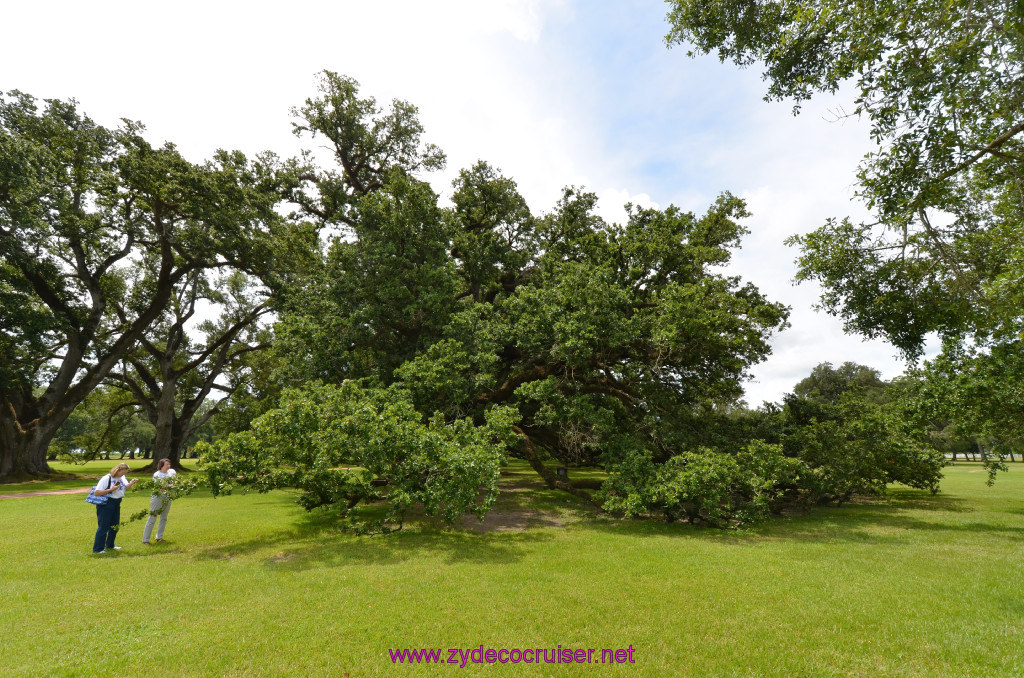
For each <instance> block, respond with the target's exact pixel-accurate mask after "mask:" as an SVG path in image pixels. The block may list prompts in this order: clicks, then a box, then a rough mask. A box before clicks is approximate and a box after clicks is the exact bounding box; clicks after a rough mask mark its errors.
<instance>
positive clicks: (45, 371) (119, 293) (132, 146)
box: [0, 92, 279, 479]
mask: <svg viewBox="0 0 1024 678" xmlns="http://www.w3.org/2000/svg"><path fill="white" fill-rule="evenodd" d="M142 131H143V130H142V128H141V126H139V125H138V124H136V123H131V122H127V121H125V122H123V123H122V125H121V126H120V127H118V128H116V129H108V128H106V127H104V126H102V125H98V124H96V123H95V122H94V121H93V120H91V119H90V118H89V117H88V116H86V115H85V114H83V113H81V112H80V111H79V110H78V107H77V105H76V104H75V103H74V102H63V101H53V100H48V101H46V102H43V103H42V105H40V104H39V102H37V101H36V100H35V99H33V98H32V97H30V96H28V95H26V94H22V93H19V92H12V93H10V94H8V95H7V96H5V97H2V98H0V302H2V303H0V479H10V478H12V477H16V476H20V475H38V474H41V473H45V472H47V471H48V467H47V464H46V449H47V446H48V444H49V442H50V440H51V439H52V438H53V436H54V434H55V432H56V430H57V428H58V427H59V426H60V424H61V423H62V422H63V421H64V420H65V419H66V418H67V417H68V415H69V414H70V413H71V412H72V410H73V409H74V408H75V406H76V405H78V404H79V403H80V402H82V401H83V399H84V398H85V397H86V395H87V394H88V393H89V392H90V391H92V390H93V389H94V388H96V386H97V385H98V384H100V383H101V382H102V381H103V379H104V378H105V377H107V376H108V374H109V373H110V371H111V370H112V369H113V368H114V367H115V366H116V365H117V363H118V362H119V361H120V360H121V359H122V357H123V356H124V355H125V354H126V352H128V351H130V350H131V349H133V348H134V346H135V345H136V344H137V342H138V341H139V340H140V339H142V338H143V337H144V336H145V335H146V332H147V331H148V330H149V329H150V327H151V326H152V324H153V323H154V322H155V321H156V320H157V319H158V318H160V317H161V314H162V313H163V312H164V310H165V308H166V307H167V304H168V301H169V300H170V299H171V298H172V295H173V291H174V289H175V288H176V287H177V286H179V285H181V284H183V282H184V281H185V280H187V279H188V277H189V276H190V275H192V274H194V273H195V272H197V271H202V270H212V269H228V268H237V269H241V270H254V269H257V268H259V267H260V266H262V265H263V263H264V262H266V261H269V260H270V259H271V258H272V257H271V251H272V248H271V247H270V240H271V233H270V231H271V230H272V229H271V225H272V224H273V223H276V221H277V219H278V216H277V214H276V213H275V211H274V208H275V205H276V204H277V202H278V195H279V193H278V184H277V182H278V178H277V172H276V164H277V163H276V161H275V160H274V159H273V158H269V157H268V158H261V159H259V160H256V161H250V160H249V159H247V158H246V157H244V156H243V155H242V154H240V153H227V152H219V153H217V154H216V156H215V157H214V158H213V159H212V160H210V161H208V162H205V163H202V164H194V163H192V162H189V161H187V160H186V159H185V158H183V157H182V156H181V154H180V153H178V151H177V150H176V149H175V148H174V146H173V145H171V144H166V145H164V146H160V147H155V146H153V145H151V144H150V143H149V142H147V141H146V140H145V139H144V138H143V136H142ZM140 271H145V272H146V274H145V275H143V274H140Z"/></svg>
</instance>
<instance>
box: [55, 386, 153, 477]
mask: <svg viewBox="0 0 1024 678" xmlns="http://www.w3.org/2000/svg"><path fill="white" fill-rule="evenodd" d="M139 414H140V412H139V409H138V406H137V405H136V403H135V401H134V400H133V399H132V398H131V397H130V396H128V395H127V394H126V393H124V392H123V391H122V390H120V389H115V388H110V387H107V386H103V385H100V386H98V387H97V388H96V389H95V390H94V391H92V392H91V393H89V395H88V396H86V398H85V400H84V401H83V402H82V403H80V404H79V405H78V407H76V408H75V410H74V412H72V413H71V416H69V417H68V418H67V419H65V420H64V423H62V424H61V425H60V427H59V428H58V429H57V433H56V435H54V437H53V440H52V441H51V442H50V446H49V449H48V451H47V458H48V459H49V460H53V459H58V458H60V459H63V460H66V461H70V462H72V463H82V462H86V461H89V460H92V459H98V458H103V459H110V455H111V454H118V455H120V457H121V458H124V457H125V456H128V458H129V459H134V458H135V455H136V454H139V456H144V455H145V453H146V451H147V447H149V448H151V447H152V441H153V427H152V425H150V424H149V422H146V421H144V420H143V419H142V418H140V417H139Z"/></svg>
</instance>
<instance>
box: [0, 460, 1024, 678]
mask: <svg viewBox="0 0 1024 678" xmlns="http://www.w3.org/2000/svg"><path fill="white" fill-rule="evenodd" d="M107 466H108V467H109V464H107ZM984 479H985V476H984V473H983V472H981V471H980V469H979V468H978V467H977V466H976V465H972V464H958V465H957V466H955V467H952V468H950V469H947V478H946V480H945V481H944V482H943V492H942V493H940V494H939V495H937V496H932V495H930V494H928V493H926V492H922V491H917V490H908V489H899V488H898V489H894V490H893V491H892V492H891V495H890V497H889V498H887V499H884V500H878V501H870V502H863V503H860V504H856V505H851V506H844V507H842V508H838V509H835V508H829V509H822V510H819V511H815V512H812V513H810V514H807V515H801V516H796V517H791V518H787V519H781V520H776V521H773V522H771V523H769V524H767V525H764V526H761V527H758V528H756V529H750V530H744V531H740V532H720V531H715V530H706V529H697V528H691V527H687V526H682V525H664V524H656V523H644V522H633V521H616V520H610V519H607V518H602V517H600V516H595V515H593V514H591V513H590V512H588V511H587V510H585V509H584V508H583V507H582V506H581V505H580V504H579V503H577V502H576V500H575V499H574V498H572V497H567V496H563V494H562V493H558V492H552V491H550V490H547V489H545V488H544V487H542V486H541V485H540V484H539V483H538V482H537V481H536V479H535V476H533V475H532V474H531V473H530V472H529V471H528V469H526V468H525V467H523V466H521V465H518V464H516V465H513V466H512V467H510V469H508V472H507V473H506V475H505V477H504V478H503V481H502V482H503V486H504V488H505V490H506V491H504V492H503V493H502V495H501V499H500V500H499V504H498V506H497V507H496V510H495V512H494V514H493V516H492V518H491V519H490V520H491V524H489V525H488V524H485V525H484V526H483V528H482V529H476V530H474V529H460V530H448V531H445V530H440V529H437V528H436V527H433V526H431V525H429V524H423V523H419V524H417V523H415V522H414V523H413V524H412V525H411V526H410V527H409V528H407V529H406V530H405V531H403V532H401V533H398V534H395V535H390V536H386V537H360V536H354V535H350V534H346V533H342V532H338V531H337V530H336V529H335V528H334V525H333V522H332V521H331V519H330V517H329V516H327V515H324V514H317V513H314V514H306V513H305V512H303V511H302V510H301V509H300V508H298V507H297V506H296V505H295V504H294V502H293V498H292V496H291V495H289V494H288V493H285V492H274V493H271V494H269V495H246V496H232V497H222V498H217V499H213V498H212V497H210V496H209V495H208V494H199V495H195V496H192V497H187V498H184V499H181V500H179V501H177V502H176V503H175V504H174V506H173V509H172V512H171V515H170V521H169V526H168V530H167V534H166V538H167V539H168V540H169V541H168V543H166V544H161V545H154V546H153V547H151V548H147V547H144V546H142V545H141V544H140V543H139V541H140V539H141V531H142V526H141V525H140V524H138V523H135V524H133V525H131V526H129V527H128V528H126V530H125V531H124V534H122V535H121V537H120V538H119V540H118V543H119V544H121V545H122V546H123V547H124V549H123V550H122V551H121V552H119V553H118V554H116V555H114V556H112V557H106V556H104V557H94V556H92V555H91V554H89V549H90V545H91V541H92V533H93V531H94V529H95V517H94V512H93V511H92V510H91V508H92V507H90V506H88V505H86V504H85V502H83V501H82V499H81V497H79V496H59V495H58V496H50V497H41V498H38V499H34V500H32V501H24V502H16V501H9V502H3V504H2V506H0V572H2V576H0V600H3V601H4V604H3V605H0V627H2V628H4V629H7V631H6V632H5V637H4V648H3V651H2V652H0V675H3V676H5V677H6V676H48V675H61V676H108V675H109V676H114V675H145V676H209V675H217V676H254V675H255V676H260V675H304V676H338V677H341V676H344V675H345V673H348V674H349V676H350V677H351V678H355V677H356V676H455V675H458V676H495V675H508V676H513V675H515V676H519V675H526V676H549V675H554V676H617V675H623V676H627V675H628V676H634V675H639V676H658V677H661V676H787V677H789V676H872V677H874V676H943V677H956V676H965V677H966V676H972V677H974V676H1021V675H1024V651H1022V650H1021V647H1022V641H1024V578H1022V577H1021V574H1020V573H1021V571H1022V566H1024V469H1022V468H1021V466H1020V465H1019V464H1015V465H1013V466H1012V470H1011V472H1010V473H1009V474H1004V475H1002V476H1000V478H999V481H998V482H997V484H996V486H995V487H992V488H988V487H986V486H985V485H984ZM60 482H71V483H76V482H77V483H78V484H79V485H80V484H81V481H80V480H79V481H60ZM6 489H7V488H5V490H6ZM50 489H53V488H50ZM58 489H59V488H58ZM144 503H145V502H144V497H141V496H140V495H138V494H129V496H128V498H127V499H126V500H125V508H124V510H125V511H128V512H131V511H134V510H137V509H138V508H141V507H142V506H143V505H144ZM478 527H479V526H478ZM480 645H483V646H484V647H485V648H554V647H557V646H558V645H562V646H563V647H569V648H597V649H600V648H626V647H628V646H633V647H634V648H635V654H634V657H635V664H623V665H587V664H561V665H558V664H523V663H520V664H472V663H470V664H467V666H466V667H465V668H459V666H457V665H443V666H442V665H437V666H426V665H412V666H410V665H394V664H392V662H391V660H390V659H389V657H388V649H389V648H433V647H436V648H445V649H446V648H456V647H460V648H473V647H479V646H480ZM445 658H447V653H445Z"/></svg>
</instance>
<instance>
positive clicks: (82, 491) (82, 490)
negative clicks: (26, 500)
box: [0, 487, 90, 499]
mask: <svg viewBox="0 0 1024 678" xmlns="http://www.w3.org/2000/svg"><path fill="white" fill-rule="evenodd" d="M89 489H90V488H88V487H76V488H75V489H73V490H42V491H40V492H19V493H17V494H0V499H20V498H21V497H41V496H43V495H44V494H85V493H86V492H88V491H89Z"/></svg>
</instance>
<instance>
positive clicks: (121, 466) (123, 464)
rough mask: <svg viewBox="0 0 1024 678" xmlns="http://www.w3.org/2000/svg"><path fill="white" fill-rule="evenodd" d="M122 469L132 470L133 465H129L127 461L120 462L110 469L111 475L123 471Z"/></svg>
mask: <svg viewBox="0 0 1024 678" xmlns="http://www.w3.org/2000/svg"><path fill="white" fill-rule="evenodd" d="M121 470H124V471H130V470H131V467H130V466H128V464H126V463H124V462H123V461H122V462H121V463H120V464H118V465H117V466H115V467H114V468H112V469H110V475H114V474H115V473H117V472H118V471H121Z"/></svg>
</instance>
